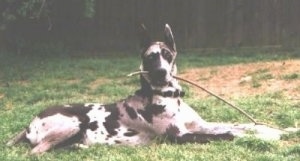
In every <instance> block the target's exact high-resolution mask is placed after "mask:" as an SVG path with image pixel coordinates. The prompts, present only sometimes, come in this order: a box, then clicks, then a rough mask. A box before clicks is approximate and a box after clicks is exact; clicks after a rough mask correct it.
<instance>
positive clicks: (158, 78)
mask: <svg viewBox="0 0 300 161" xmlns="http://www.w3.org/2000/svg"><path fill="white" fill-rule="evenodd" d="M167 74H168V72H167V70H166V69H163V68H159V69H156V70H154V71H150V72H149V76H150V79H151V83H152V84H153V85H156V86H165V85H167V84H168V82H169V80H168V78H167Z"/></svg>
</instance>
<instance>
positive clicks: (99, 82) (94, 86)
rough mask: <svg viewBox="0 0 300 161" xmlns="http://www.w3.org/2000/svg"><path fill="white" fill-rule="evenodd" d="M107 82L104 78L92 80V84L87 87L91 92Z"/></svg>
mask: <svg viewBox="0 0 300 161" xmlns="http://www.w3.org/2000/svg"><path fill="white" fill-rule="evenodd" d="M107 82H109V79H106V78H98V79H96V80H94V81H93V82H91V83H90V84H89V85H88V87H89V88H90V89H91V90H95V89H97V88H98V87H99V86H100V85H102V84H105V83H107Z"/></svg>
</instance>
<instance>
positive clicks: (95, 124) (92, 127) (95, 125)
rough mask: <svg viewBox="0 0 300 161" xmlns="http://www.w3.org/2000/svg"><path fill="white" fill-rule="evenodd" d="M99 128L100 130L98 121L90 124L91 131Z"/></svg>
mask: <svg viewBox="0 0 300 161" xmlns="http://www.w3.org/2000/svg"><path fill="white" fill-rule="evenodd" d="M97 128H98V122H97V121H94V122H91V123H90V124H89V129H91V130H92V131H95V130H96V129H97Z"/></svg>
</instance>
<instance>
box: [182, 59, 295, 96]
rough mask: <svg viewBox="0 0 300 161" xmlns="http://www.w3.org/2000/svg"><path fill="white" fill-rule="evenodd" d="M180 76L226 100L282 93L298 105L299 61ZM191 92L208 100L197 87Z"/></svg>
mask: <svg viewBox="0 0 300 161" xmlns="http://www.w3.org/2000/svg"><path fill="white" fill-rule="evenodd" d="M179 76H181V77H183V78H186V79H189V80H192V81H194V82H196V83H197V84H199V85H201V86H203V87H205V88H207V89H208V90H210V91H212V92H214V93H216V94H218V95H220V96H224V97H226V98H232V97H233V98H235V97H246V96H252V95H259V94H263V93H272V92H282V93H283V94H284V95H285V96H287V97H288V98H289V99H292V100H295V101H300V60H284V61H272V62H259V63H249V64H237V65H227V66H213V67H206V68H192V69H188V70H186V71H184V72H182V73H181V74H180V75H179ZM191 89H192V90H193V91H194V92H195V93H196V94H197V97H206V96H208V94H206V93H205V92H204V91H202V90H200V89H198V88H196V87H191Z"/></svg>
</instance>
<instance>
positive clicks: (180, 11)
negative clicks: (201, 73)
mask: <svg viewBox="0 0 300 161" xmlns="http://www.w3.org/2000/svg"><path fill="white" fill-rule="evenodd" d="M299 7H300V1H299V0H24V1H20V0H1V1H0V12H1V17H0V18H1V20H0V23H1V24H0V47H1V49H8V50H13V51H17V52H19V53H23V52H24V53H25V52H31V51H32V49H33V48H43V49H44V48H57V49H60V48H68V49H71V50H80V51H82V50H83V51H122V50H136V49H137V48H138V40H137V37H138V36H137V31H138V27H139V25H140V24H141V23H144V24H145V25H146V26H147V28H148V30H149V31H150V33H151V34H152V35H153V37H154V38H160V39H161V38H162V36H161V35H162V32H163V29H164V24H165V23H169V24H170V25H171V27H172V29H173V33H174V35H175V39H176V42H177V46H178V48H180V49H187V48H218V47H257V46H284V47H298V46H299V45H300V19H299V17H300V9H299ZM49 46H50V47H49Z"/></svg>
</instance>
